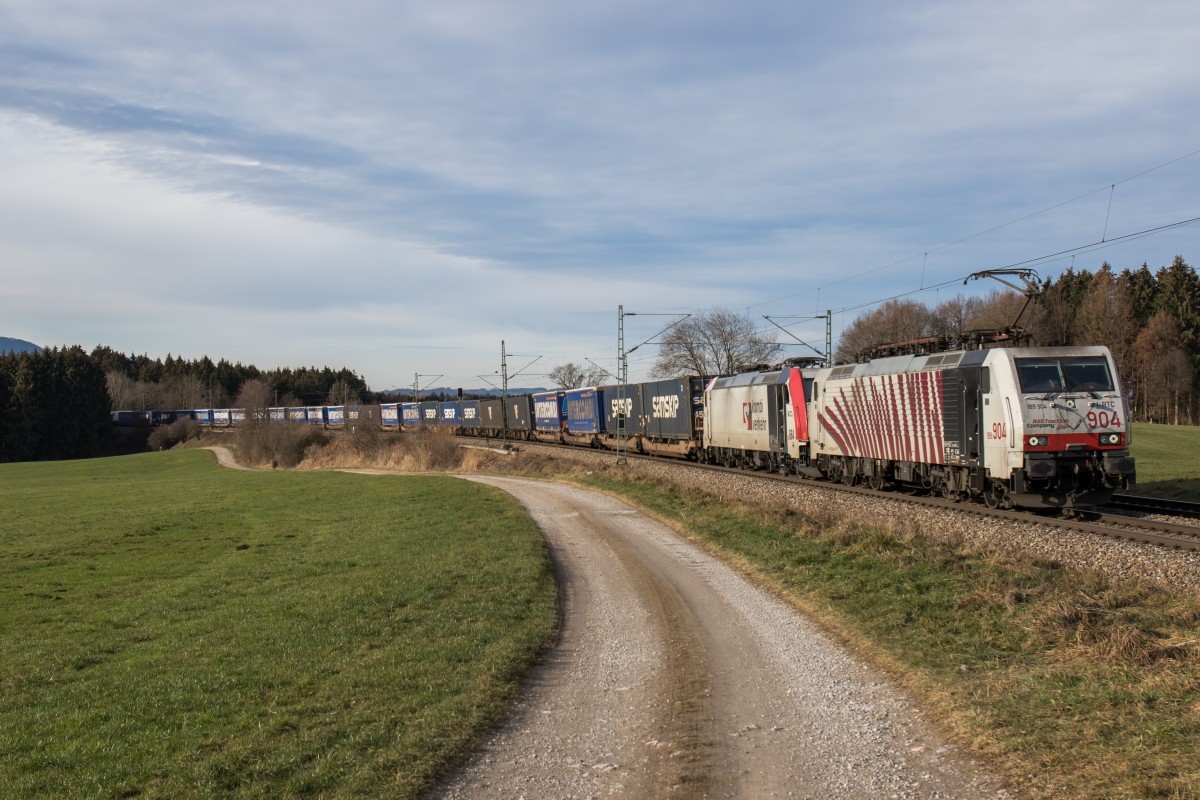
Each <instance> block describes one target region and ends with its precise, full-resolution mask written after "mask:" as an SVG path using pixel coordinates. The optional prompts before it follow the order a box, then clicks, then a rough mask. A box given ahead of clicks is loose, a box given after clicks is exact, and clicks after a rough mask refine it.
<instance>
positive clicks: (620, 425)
mask: <svg viewBox="0 0 1200 800" xmlns="http://www.w3.org/2000/svg"><path fill="white" fill-rule="evenodd" d="M628 380H629V357H628V354H627V353H626V352H625V306H624V305H619V306H617V463H618V464H628V463H629V458H628V457H627V451H628V449H629V448H628V447H627V446H626V442H625V383H626V382H627V381H628Z"/></svg>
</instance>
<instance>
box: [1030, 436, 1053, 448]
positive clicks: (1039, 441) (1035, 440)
mask: <svg viewBox="0 0 1200 800" xmlns="http://www.w3.org/2000/svg"><path fill="white" fill-rule="evenodd" d="M1049 443H1050V440H1049V439H1048V438H1046V437H1045V436H1030V437H1029V446H1030V447H1045V446H1046V445H1047V444H1049Z"/></svg>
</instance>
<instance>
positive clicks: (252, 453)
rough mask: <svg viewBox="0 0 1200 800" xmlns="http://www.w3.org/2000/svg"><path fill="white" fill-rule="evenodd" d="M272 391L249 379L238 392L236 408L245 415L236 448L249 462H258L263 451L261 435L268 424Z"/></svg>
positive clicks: (259, 382)
mask: <svg viewBox="0 0 1200 800" xmlns="http://www.w3.org/2000/svg"><path fill="white" fill-rule="evenodd" d="M273 397H274V390H273V389H271V385H270V384H269V383H267V382H266V381H261V380H259V379H257V378H251V379H250V380H248V381H246V382H245V383H243V384H242V388H241V389H240V390H238V395H237V399H236V400H235V401H234V402H235V403H236V404H237V407H238V408H240V409H242V410H243V411H244V412H245V414H246V419H245V421H244V422H243V423H242V424H241V425H240V426H239V427H238V448H239V449H240V450H241V451H242V454H243V455H244V456H245V457H246V459H247V460H249V461H258V460H259V459H260V457H261V456H262V453H263V451H264V449H265V444H264V441H263V438H264V437H263V433H264V430H265V429H266V427H267V425H268V424H270V421H271V420H270V417H269V416H268V415H269V413H270V412H269V411H267V409H268V408H270V407H271V399H272V398H273Z"/></svg>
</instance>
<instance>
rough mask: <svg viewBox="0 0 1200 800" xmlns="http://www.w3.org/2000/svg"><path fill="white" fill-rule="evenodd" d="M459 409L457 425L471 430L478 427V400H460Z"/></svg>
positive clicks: (479, 409)
mask: <svg viewBox="0 0 1200 800" xmlns="http://www.w3.org/2000/svg"><path fill="white" fill-rule="evenodd" d="M459 409H460V411H461V413H460V414H459V421H458V424H459V425H461V426H462V427H464V428H470V429H472V430H474V429H476V428H478V427H479V421H480V416H481V414H480V411H481V408H480V403H479V401H478V400H462V401H460V403H459Z"/></svg>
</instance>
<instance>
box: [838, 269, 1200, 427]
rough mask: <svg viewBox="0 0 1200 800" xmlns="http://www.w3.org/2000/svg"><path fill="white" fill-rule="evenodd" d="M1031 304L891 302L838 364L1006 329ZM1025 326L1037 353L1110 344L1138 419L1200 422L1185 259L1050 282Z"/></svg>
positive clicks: (1066, 275) (852, 336)
mask: <svg viewBox="0 0 1200 800" xmlns="http://www.w3.org/2000/svg"><path fill="white" fill-rule="evenodd" d="M1024 304H1025V298H1024V297H1023V296H1022V295H1020V294H1018V293H1016V292H1010V291H996V292H993V293H991V294H990V295H988V296H987V297H984V298H964V297H962V296H961V295H960V296H957V297H954V298H951V299H949V300H946V301H943V302H940V303H937V304H936V305H933V306H928V305H925V304H922V303H919V302H916V301H911V300H894V301H889V302H887V303H884V304H883V305H882V306H880V307H879V308H877V309H875V310H874V311H871V312H868V313H866V314H863V315H862V316H860V317H858V318H857V319H855V320H854V322H852V323H851V324H850V325H849V326H847V327H846V329H845V331H844V332H843V333H842V337H841V339H840V341H839V346H838V350H837V361H838V362H839V363H849V362H853V361H855V360H859V358H860V356H861V355H862V354H864V353H866V352H869V350H870V348H872V347H874V346H876V345H879V344H883V343H888V342H899V341H906V340H910V339H917V338H922V337H927V336H938V335H950V336H953V335H958V334H960V333H963V332H966V331H971V330H982V329H992V330H998V329H1004V328H1007V327H1009V326H1011V325H1012V324H1013V323H1014V322H1015V321H1016V319H1017V315H1018V314H1019V313H1020V311H1021V308H1022V307H1023V306H1024ZM1020 327H1021V328H1024V329H1025V330H1026V331H1027V332H1028V334H1029V336H1030V344H1031V345H1033V346H1064V345H1106V346H1107V347H1108V348H1109V350H1111V351H1112V354H1113V360H1114V361H1115V362H1116V364H1117V370H1118V372H1119V373H1120V376H1121V379H1122V382H1123V383H1124V387H1125V389H1126V391H1127V392H1128V393H1129V394H1130V396H1131V399H1132V402H1133V410H1134V415H1135V419H1137V420H1139V421H1149V422H1167V423H1172V424H1186V425H1194V424H1196V422H1197V420H1198V419H1200V407H1198V406H1200V385H1198V383H1197V376H1198V375H1200V276H1198V275H1197V273H1196V270H1195V269H1194V268H1193V267H1192V266H1190V265H1189V264H1188V263H1187V262H1186V261H1184V259H1183V256H1176V258H1175V260H1174V261H1173V262H1172V263H1171V264H1170V265H1169V266H1164V267H1160V268H1159V269H1157V270H1155V271H1151V270H1150V268H1149V266H1148V265H1147V264H1142V266H1141V267H1140V268H1138V269H1136V270H1133V269H1128V268H1126V269H1123V270H1121V271H1120V272H1117V271H1116V270H1114V269H1113V267H1112V266H1111V265H1110V264H1108V263H1104V264H1102V265H1101V266H1100V268H1099V269H1097V270H1096V271H1095V272H1091V271H1088V270H1086V269H1083V270H1078V271H1076V270H1074V269H1068V270H1066V271H1065V272H1063V273H1062V274H1061V275H1059V276H1057V277H1055V278H1052V279H1045V280H1043V281H1042V283H1041V286H1040V293H1039V295H1038V296H1037V297H1036V299H1035V301H1034V302H1033V303H1032V304H1031V306H1030V308H1029V309H1028V310H1027V311H1026V313H1025V315H1024V316H1023V317H1022V320H1021V323H1020Z"/></svg>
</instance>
